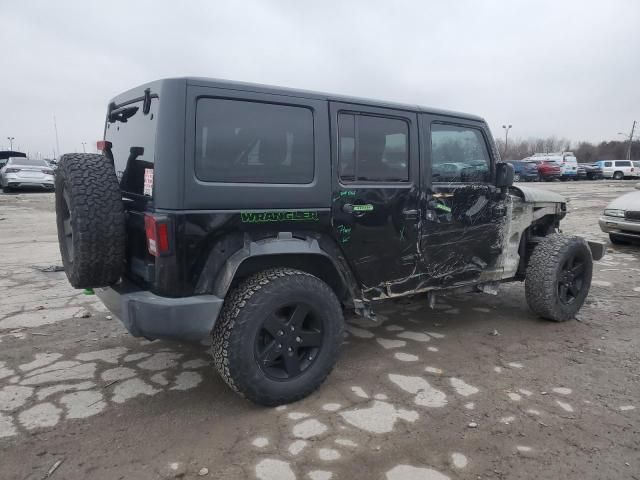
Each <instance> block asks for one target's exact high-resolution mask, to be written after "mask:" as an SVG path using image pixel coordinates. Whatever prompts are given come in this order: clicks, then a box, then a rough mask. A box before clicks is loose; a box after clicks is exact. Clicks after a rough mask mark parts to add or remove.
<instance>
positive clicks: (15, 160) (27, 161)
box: [9, 157, 49, 167]
mask: <svg viewBox="0 0 640 480" xmlns="http://www.w3.org/2000/svg"><path fill="white" fill-rule="evenodd" d="M9 164H10V165H23V166H25V167H48V166H49V165H47V162H45V161H44V160H35V159H33V158H22V157H12V158H10V159H9Z"/></svg>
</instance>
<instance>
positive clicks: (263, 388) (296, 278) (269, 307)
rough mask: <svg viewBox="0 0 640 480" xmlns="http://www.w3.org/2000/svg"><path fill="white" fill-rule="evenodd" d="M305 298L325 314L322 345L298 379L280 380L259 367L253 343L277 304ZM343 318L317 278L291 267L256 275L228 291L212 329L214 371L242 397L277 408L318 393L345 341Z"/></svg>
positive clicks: (329, 292)
mask: <svg viewBox="0 0 640 480" xmlns="http://www.w3.org/2000/svg"><path fill="white" fill-rule="evenodd" d="M296 298H304V301H306V302H307V303H308V304H310V305H312V308H313V309H314V312H316V313H317V314H319V315H323V325H324V327H323V328H324V332H323V338H324V341H323V345H322V347H321V349H320V350H319V352H318V354H317V357H316V358H315V360H314V362H313V363H312V364H311V365H310V366H309V367H308V368H307V370H305V371H303V372H302V373H301V374H300V375H299V376H298V377H294V378H291V379H286V380H283V381H276V380H274V379H272V378H270V377H269V376H268V375H266V374H265V373H264V372H263V370H262V369H261V368H260V366H259V365H258V362H257V360H256V358H255V354H254V343H255V341H256V335H257V334H258V332H259V330H260V328H261V325H262V322H263V320H264V319H265V318H267V317H268V316H269V315H271V313H272V312H274V311H275V310H276V309H277V308H278V305H282V304H283V302H288V301H292V299H294V300H295V299H296ZM343 330H344V319H343V315H342V308H341V306H340V303H339V301H338V299H337V297H336V295H335V293H334V292H333V290H331V288H330V287H329V286H328V285H327V284H326V283H324V282H323V281H322V280H320V279H319V278H317V277H315V276H313V275H311V274H309V273H306V272H303V271H299V270H294V269H291V268H274V269H270V270H264V271H262V272H259V273H256V274H255V275H252V276H251V277H249V278H247V279H245V280H244V281H242V283H240V284H239V285H238V286H237V287H236V288H235V289H234V290H233V291H231V292H229V294H228V295H227V298H226V300H225V303H224V306H223V308H222V312H221V313H220V316H219V318H218V321H217V323H216V325H215V327H214V330H213V346H212V354H213V360H214V365H215V367H216V370H217V371H218V373H219V374H220V376H221V377H222V378H223V380H224V381H225V382H226V383H227V385H229V387H231V389H232V390H234V391H235V392H236V393H238V394H240V395H241V396H243V397H245V398H247V399H249V400H251V401H252V402H254V403H257V404H259V405H265V406H276V405H282V404H286V403H291V402H295V401H297V400H300V399H302V398H304V397H306V396H308V395H310V394H311V393H312V392H314V391H315V390H316V389H317V388H318V387H319V386H320V385H321V384H322V382H324V380H325V378H326V377H327V376H328V375H329V373H330V372H331V370H332V369H333V367H334V365H335V363H336V360H337V358H338V353H339V349H340V345H341V344H342V341H343Z"/></svg>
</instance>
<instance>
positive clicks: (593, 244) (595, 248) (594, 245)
mask: <svg viewBox="0 0 640 480" xmlns="http://www.w3.org/2000/svg"><path fill="white" fill-rule="evenodd" d="M587 244H588V245H589V250H591V257H592V258H593V259H594V260H601V259H602V257H604V253H605V251H606V245H605V244H604V243H603V242H597V241H595V240H587Z"/></svg>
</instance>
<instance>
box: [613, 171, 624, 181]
mask: <svg viewBox="0 0 640 480" xmlns="http://www.w3.org/2000/svg"><path fill="white" fill-rule="evenodd" d="M613 179H614V180H623V179H624V173H622V172H615V173H614V174H613Z"/></svg>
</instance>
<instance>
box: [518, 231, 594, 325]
mask: <svg viewBox="0 0 640 480" xmlns="http://www.w3.org/2000/svg"><path fill="white" fill-rule="evenodd" d="M575 254H579V255H582V257H583V258H584V259H585V261H584V264H585V265H584V267H585V269H584V278H583V283H582V287H581V288H580V292H579V294H578V295H577V296H576V298H575V300H574V301H573V302H572V303H570V304H565V303H563V302H561V301H560V299H559V294H558V284H559V277H560V274H561V269H562V265H563V263H564V262H565V261H566V259H567V258H569V256H571V255H575ZM592 273H593V259H592V257H591V250H590V249H589V246H588V244H587V242H586V241H585V240H584V239H583V238H581V237H576V236H565V235H562V234H559V233H554V234H552V235H549V236H547V237H545V238H544V239H543V240H542V241H541V242H540V243H539V244H538V245H537V246H536V247H535V249H534V250H533V254H532V255H531V258H530V259H529V265H528V267H527V272H526V277H525V295H526V298H527V304H528V305H529V308H530V309H531V310H532V311H533V312H534V313H536V314H537V315H539V316H540V317H542V318H545V319H547V320H553V321H556V322H564V321H567V320H570V319H572V318H574V317H575V314H576V313H577V312H578V310H580V307H582V305H583V304H584V301H585V300H586V298H587V295H588V294H589V288H590V287H591V275H592Z"/></svg>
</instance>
